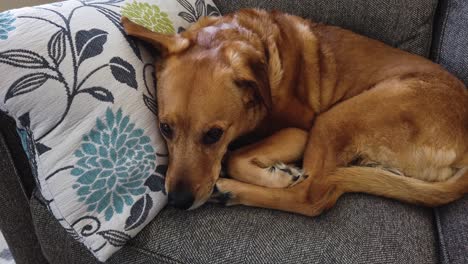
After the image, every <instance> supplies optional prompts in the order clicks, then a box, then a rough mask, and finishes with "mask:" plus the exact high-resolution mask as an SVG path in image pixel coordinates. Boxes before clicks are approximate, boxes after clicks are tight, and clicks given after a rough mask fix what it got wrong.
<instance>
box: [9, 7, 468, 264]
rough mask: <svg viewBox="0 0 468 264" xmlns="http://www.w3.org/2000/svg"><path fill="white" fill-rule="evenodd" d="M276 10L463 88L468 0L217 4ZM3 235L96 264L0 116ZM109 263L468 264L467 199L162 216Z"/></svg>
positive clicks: (17, 244)
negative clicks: (419, 65)
mask: <svg viewBox="0 0 468 264" xmlns="http://www.w3.org/2000/svg"><path fill="white" fill-rule="evenodd" d="M215 2H216V4H217V5H218V7H219V9H220V10H221V11H222V13H226V12H230V11H233V10H236V9H239V8H241V7H261V8H267V9H279V10H283V11H287V12H289V13H293V14H297V15H300V16H303V17H307V18H311V19H313V20H316V21H321V22H325V23H329V24H335V25H339V26H342V27H345V28H349V29H352V30H354V31H356V32H359V33H361V34H365V35H368V36H370V37H373V38H377V39H380V40H382V41H384V42H386V43H388V44H390V45H392V46H395V47H398V48H401V49H404V50H407V51H409V52H412V53H416V54H419V55H422V56H426V57H429V58H431V59H432V60H434V61H435V62H437V63H440V64H442V65H443V66H444V67H446V68H447V70H449V71H451V72H453V73H454V74H455V75H457V76H458V77H459V78H460V79H462V80H463V81H464V82H465V84H468V1H466V0H447V1H443V0H440V1H437V0H352V1H351V0H282V1H281V0H239V1H232V0H217V1H216V0H215ZM0 131H1V134H0V229H1V231H2V232H3V233H4V235H5V237H6V239H7V241H8V243H9V245H10V247H11V250H12V253H13V255H14V257H15V259H16V261H17V263H48V262H49V263H67V264H68V263H96V261H95V260H94V259H93V257H92V256H91V254H90V253H89V252H87V251H86V250H85V249H84V248H83V246H81V245H80V244H79V243H77V242H76V241H74V240H73V239H72V238H71V237H70V236H69V235H68V234H67V233H66V232H65V230H64V229H62V228H61V226H60V225H59V223H58V222H57V221H56V220H55V219H54V218H53V217H52V216H51V214H50V213H49V212H48V211H47V209H46V207H45V205H44V203H43V202H42V201H41V199H40V197H39V196H38V195H37V194H35V193H34V181H33V180H32V177H31V174H30V171H29V166H28V163H27V160H26V158H25V154H24V153H23V152H22V150H21V148H20V144H19V140H18V137H17V135H16V134H15V130H14V124H13V123H12V121H11V120H10V119H8V118H7V117H5V116H1V117H0ZM108 262H109V263H120V264H122V263H437V262H441V263H453V264H455V263H460V264H461V263H468V197H465V198H464V199H462V200H459V201H457V202H454V203H452V204H450V205H447V206H444V207H441V208H436V209H431V208H422V207H417V206H413V205H408V204H403V203H400V202H396V201H392V200H388V199H384V198H379V197H373V196H369V195H364V194H349V195H345V196H344V197H343V198H342V199H341V200H340V201H339V202H338V204H337V205H336V207H334V208H333V209H332V210H330V211H329V212H327V213H325V214H323V215H321V216H319V217H316V218H307V217H303V216H299V215H293V214H288V213H283V212H277V211H271V210H264V209H256V208H247V207H242V206H238V207H231V208H224V207H221V206H218V205H206V206H204V207H202V208H200V209H197V210H195V211H190V212H186V211H179V210H176V209H173V208H166V209H164V210H163V211H162V212H161V213H160V214H159V215H158V216H157V217H156V218H155V219H154V220H153V221H152V222H151V223H150V224H149V225H148V226H147V227H146V228H145V229H144V230H143V231H142V232H141V233H140V234H139V235H138V236H137V237H136V238H134V239H133V240H131V241H130V242H129V244H128V245H126V246H125V247H124V248H123V249H122V250H121V251H119V252H118V253H117V254H116V255H114V256H113V257H112V258H111V259H110V260H109V261H108Z"/></svg>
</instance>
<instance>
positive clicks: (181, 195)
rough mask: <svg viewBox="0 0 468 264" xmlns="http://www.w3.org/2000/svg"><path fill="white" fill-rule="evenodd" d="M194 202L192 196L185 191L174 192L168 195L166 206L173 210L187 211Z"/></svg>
mask: <svg viewBox="0 0 468 264" xmlns="http://www.w3.org/2000/svg"><path fill="white" fill-rule="evenodd" d="M194 200H195V198H194V196H193V194H192V193H191V192H187V191H174V192H170V193H169V195H168V204H169V205H170V206H173V207H175V208H179V209H184V210H187V209H189V208H190V207H191V206H192V204H193V201H194Z"/></svg>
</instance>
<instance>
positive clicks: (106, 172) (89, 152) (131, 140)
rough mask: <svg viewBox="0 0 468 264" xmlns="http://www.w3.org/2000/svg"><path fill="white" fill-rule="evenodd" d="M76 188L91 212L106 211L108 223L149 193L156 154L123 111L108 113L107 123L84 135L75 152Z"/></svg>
mask: <svg viewBox="0 0 468 264" xmlns="http://www.w3.org/2000/svg"><path fill="white" fill-rule="evenodd" d="M74 155H75V157H77V158H78V161H77V162H76V164H75V166H74V169H73V170H72V171H71V174H72V175H73V176H75V177H76V182H75V184H74V185H73V188H74V189H75V190H76V193H77V195H78V196H79V201H80V202H84V203H85V204H86V206H87V211H88V212H94V211H97V212H98V213H102V212H104V215H105V219H106V221H109V220H110V219H111V218H112V216H113V215H114V214H120V213H122V212H123V209H124V206H126V205H127V206H131V205H132V204H133V203H134V200H135V197H136V196H141V195H143V194H144V193H146V191H147V189H146V186H145V185H144V183H145V180H146V179H147V178H148V177H149V176H150V175H151V174H152V173H153V172H154V171H155V161H156V155H155V151H154V148H153V147H152V146H151V142H150V138H149V137H148V136H145V135H144V131H143V129H140V128H136V127H135V124H134V123H131V122H130V117H129V116H123V114H122V109H119V110H118V111H117V112H116V113H114V112H113V111H112V110H111V109H110V108H108V109H107V111H106V117H105V120H101V119H99V118H98V119H97V120H96V127H95V128H93V129H92V130H91V131H90V132H89V133H88V134H86V135H84V136H83V141H82V143H81V146H80V147H79V148H78V149H77V150H76V151H75V153H74Z"/></svg>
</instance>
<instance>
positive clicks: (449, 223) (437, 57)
mask: <svg viewBox="0 0 468 264" xmlns="http://www.w3.org/2000/svg"><path fill="white" fill-rule="evenodd" d="M437 14H438V19H437V21H436V30H435V35H434V45H433V48H432V54H431V57H432V58H433V60H434V61H436V62H438V63H440V64H441V65H442V66H444V67H445V68H446V69H447V70H448V71H450V72H452V73H453V74H455V75H456V76H458V77H459V78H460V79H461V80H462V81H464V82H465V85H467V86H468V45H467V44H468V1H466V0H444V1H440V4H439V10H438V12H437ZM436 219H437V228H438V232H439V244H440V258H441V261H442V263H445V264H449V263H450V264H462V263H468V196H466V197H464V198H463V199H462V200H460V201H457V202H455V203H452V204H450V205H447V206H444V207H441V208H438V209H436Z"/></svg>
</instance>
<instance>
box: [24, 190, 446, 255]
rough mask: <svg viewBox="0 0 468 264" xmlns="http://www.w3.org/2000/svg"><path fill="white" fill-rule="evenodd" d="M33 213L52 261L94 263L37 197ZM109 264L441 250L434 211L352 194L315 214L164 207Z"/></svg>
mask: <svg viewBox="0 0 468 264" xmlns="http://www.w3.org/2000/svg"><path fill="white" fill-rule="evenodd" d="M32 212H33V218H34V219H35V222H36V223H35V224H36V229H37V233H38V236H39V240H40V242H41V244H42V245H43V250H44V252H45V254H46V256H47V257H49V258H53V261H51V262H52V263H62V262H63V263H65V261H66V260H69V258H73V260H74V261H83V262H78V263H93V262H91V261H92V259H90V256H89V254H88V253H87V252H86V251H84V250H81V249H80V248H79V247H80V245H75V244H76V242H75V241H73V240H70V239H69V238H68V237H67V236H66V235H65V234H64V231H63V229H61V228H59V226H58V225H57V224H56V223H55V222H56V220H54V219H53V218H51V217H50V216H49V215H48V213H47V211H46V210H45V209H44V207H43V205H41V204H40V203H38V202H37V200H33V201H32ZM62 233H63V234H62ZM51 237H54V238H56V239H54V240H51V239H50V238H51ZM57 240H60V241H57ZM67 241H68V242H67ZM58 245H60V246H58ZM63 245H67V246H66V247H64V246H63ZM109 262H110V263H119V264H122V263H191V264H195V263H204V264H205V263H436V262H437V250H436V239H435V228H434V224H433V214H432V210H430V209H426V208H421V207H416V206H412V205H407V204H402V203H400V202H396V201H391V200H387V199H383V198H379V197H373V196H369V195H363V194H351V195H345V196H344V197H343V198H342V199H341V200H340V201H339V202H338V204H337V206H336V207H335V208H333V209H332V210H331V211H329V212H327V213H325V214H324V215H322V216H320V217H316V218H309V217H304V216H299V215H294V214H289V213H283V212H278V211H272V210H265V209H257V208H248V207H242V206H237V207H230V208H225V207H221V206H218V205H205V206H204V207H202V208H200V209H197V210H194V211H180V210H176V209H172V208H166V209H164V210H163V211H161V213H160V214H159V215H158V216H157V217H156V218H155V219H154V220H153V221H152V222H151V223H150V224H148V226H147V227H145V229H144V230H143V231H142V232H140V233H139V234H138V235H137V236H136V237H135V238H134V239H133V240H131V241H129V242H128V244H127V246H125V247H124V248H123V249H122V251H121V252H118V253H117V254H116V255H115V256H113V257H112V258H111V259H110V260H109Z"/></svg>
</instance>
